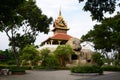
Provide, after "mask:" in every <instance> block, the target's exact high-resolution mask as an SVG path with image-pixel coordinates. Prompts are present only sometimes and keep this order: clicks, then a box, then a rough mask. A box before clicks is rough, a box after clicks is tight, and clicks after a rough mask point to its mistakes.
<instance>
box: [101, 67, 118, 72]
mask: <svg viewBox="0 0 120 80" xmlns="http://www.w3.org/2000/svg"><path fill="white" fill-rule="evenodd" d="M102 69H103V70H104V71H120V66H102Z"/></svg>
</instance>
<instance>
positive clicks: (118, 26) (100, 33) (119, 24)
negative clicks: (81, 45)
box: [82, 13, 120, 52]
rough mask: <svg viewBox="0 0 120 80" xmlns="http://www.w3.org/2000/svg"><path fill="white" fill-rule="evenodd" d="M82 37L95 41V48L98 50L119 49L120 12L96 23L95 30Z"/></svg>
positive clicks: (85, 39)
mask: <svg viewBox="0 0 120 80" xmlns="http://www.w3.org/2000/svg"><path fill="white" fill-rule="evenodd" d="M82 39H83V40H84V41H91V42H93V43H94V47H95V49H98V50H100V49H102V50H104V51H106V52H110V51H111V50H117V51H119V48H120V13H118V14H117V15H116V16H114V17H111V18H106V19H104V20H103V21H102V23H101V24H96V25H95V26H94V29H93V30H90V31H89V32H88V33H87V34H86V35H83V36H82ZM102 43H103V44H102Z"/></svg>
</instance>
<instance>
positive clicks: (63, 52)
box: [54, 45, 74, 67]
mask: <svg viewBox="0 0 120 80" xmlns="http://www.w3.org/2000/svg"><path fill="white" fill-rule="evenodd" d="M73 53H74V52H73V49H72V48H71V47H70V46H69V45H60V46H58V47H57V48H56V50H55V51H54V54H55V55H56V56H57V58H58V59H59V62H60V65H61V66H62V67H65V66H66V63H67V62H68V61H69V57H70V55H71V54H73Z"/></svg>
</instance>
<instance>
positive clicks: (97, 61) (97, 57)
mask: <svg viewBox="0 0 120 80" xmlns="http://www.w3.org/2000/svg"><path fill="white" fill-rule="evenodd" d="M102 59H103V56H102V55H101V53H98V52H95V53H94V54H93V55H92V60H93V62H94V63H95V64H96V65H97V66H100V67H101V66H102V65H103V64H104V63H103V60H102Z"/></svg>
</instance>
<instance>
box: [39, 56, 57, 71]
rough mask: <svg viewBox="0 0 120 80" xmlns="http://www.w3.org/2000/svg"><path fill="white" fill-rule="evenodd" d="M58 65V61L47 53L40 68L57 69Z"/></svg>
mask: <svg viewBox="0 0 120 80" xmlns="http://www.w3.org/2000/svg"><path fill="white" fill-rule="evenodd" d="M58 67H59V64H58V61H57V59H56V57H55V56H54V55H48V56H47V57H46V58H44V60H43V61H42V64H41V68H44V69H57V68H58Z"/></svg>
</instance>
